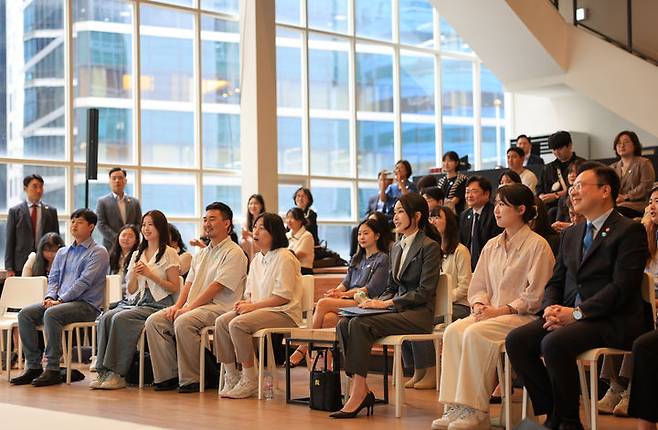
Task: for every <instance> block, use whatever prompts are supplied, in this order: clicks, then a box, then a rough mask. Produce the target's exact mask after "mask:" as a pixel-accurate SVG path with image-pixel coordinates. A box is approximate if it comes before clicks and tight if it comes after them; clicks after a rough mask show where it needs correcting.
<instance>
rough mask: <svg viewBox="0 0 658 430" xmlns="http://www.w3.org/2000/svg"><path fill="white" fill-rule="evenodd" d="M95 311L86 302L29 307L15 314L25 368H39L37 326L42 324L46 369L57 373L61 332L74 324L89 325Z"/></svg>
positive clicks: (39, 304)
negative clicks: (46, 341)
mask: <svg viewBox="0 0 658 430" xmlns="http://www.w3.org/2000/svg"><path fill="white" fill-rule="evenodd" d="M96 316H98V311H97V310H96V308H94V307H93V306H92V305H90V304H89V303H87V302H68V303H62V304H59V305H56V306H52V307H50V308H48V309H46V308H44V307H43V306H42V305H41V303H37V304H34V305H30V306H27V307H24V308H23V309H21V311H20V312H19V313H18V330H19V332H20V335H21V343H22V344H23V352H24V353H25V359H26V361H27V368H28V369H41V350H40V349H39V334H38V332H37V326H40V325H43V328H44V331H45V333H46V339H48V343H47V345H46V358H47V359H48V364H47V366H46V368H47V369H48V370H59V361H60V359H61V358H62V329H63V328H64V326H65V325H67V324H71V323H74V322H91V321H94V320H95V319H96Z"/></svg>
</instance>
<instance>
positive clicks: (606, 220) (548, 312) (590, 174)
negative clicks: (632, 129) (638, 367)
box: [506, 162, 652, 430]
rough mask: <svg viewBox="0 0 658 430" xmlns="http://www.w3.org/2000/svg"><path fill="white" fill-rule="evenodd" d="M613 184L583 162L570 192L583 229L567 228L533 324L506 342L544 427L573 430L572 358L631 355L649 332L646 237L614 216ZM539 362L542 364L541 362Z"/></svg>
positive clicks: (576, 427) (576, 425)
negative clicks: (594, 352)
mask: <svg viewBox="0 0 658 430" xmlns="http://www.w3.org/2000/svg"><path fill="white" fill-rule="evenodd" d="M619 183H620V182H619V177H618V176H617V174H616V173H615V171H614V170H613V169H611V168H610V167H606V166H603V165H602V164H600V163H595V162H586V163H584V164H583V165H582V166H580V168H579V174H578V177H577V178H576V181H575V182H574V184H573V187H572V188H571V191H570V192H569V193H570V196H571V200H572V201H573V206H574V209H575V210H576V211H577V212H578V213H579V214H582V215H583V216H584V217H585V218H586V219H587V222H586V223H584V222H583V223H580V224H576V225H574V226H572V227H569V228H568V229H566V230H565V231H564V233H563V236H562V240H561V243H560V251H559V254H558V257H557V261H556V263H555V269H554V271H553V277H552V278H551V279H550V280H549V281H548V284H547V285H546V290H545V293H544V302H543V305H542V310H541V311H540V316H542V318H538V319H537V320H535V321H533V322H531V323H529V324H527V325H525V326H522V327H519V328H517V329H515V330H513V331H512V332H510V334H509V335H508V336H507V339H506V348H507V353H508V355H509V357H510V360H511V362H512V366H513V368H514V370H515V371H516V372H517V373H518V375H519V376H520V377H521V379H522V381H523V384H524V385H525V387H526V388H527V389H528V393H529V394H530V398H531V399H532V403H533V407H534V410H535V413H536V414H537V415H544V414H545V415H546V416H547V419H546V423H545V424H544V425H545V426H546V427H548V428H551V429H560V430H571V429H573V430H580V429H582V428H583V426H582V424H581V423H580V418H579V413H578V412H579V410H578V407H579V399H578V396H579V391H580V390H579V386H578V369H577V366H576V357H577V356H578V355H579V354H581V353H582V352H584V351H587V350H589V349H592V348H599V347H610V348H621V349H630V347H631V345H632V344H633V341H634V340H635V338H637V337H638V336H639V335H641V334H642V333H644V332H645V331H647V330H648V329H649V328H650V324H651V321H652V318H651V311H650V306H648V305H647V304H646V303H645V302H644V301H643V300H642V293H641V283H642V276H643V272H644V265H645V262H646V261H647V256H648V247H647V235H646V232H645V230H644V227H643V226H642V224H640V223H638V222H635V221H632V220H630V219H628V218H625V217H623V216H621V215H620V214H619V213H618V212H617V211H615V201H616V199H617V195H618V194H619ZM541 357H543V358H544V362H542V361H541Z"/></svg>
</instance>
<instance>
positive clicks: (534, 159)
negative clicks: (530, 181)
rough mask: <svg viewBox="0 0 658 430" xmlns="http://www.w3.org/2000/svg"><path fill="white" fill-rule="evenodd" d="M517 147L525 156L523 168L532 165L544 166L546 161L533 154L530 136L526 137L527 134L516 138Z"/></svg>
mask: <svg viewBox="0 0 658 430" xmlns="http://www.w3.org/2000/svg"><path fill="white" fill-rule="evenodd" d="M516 146H518V147H519V148H521V149H522V150H523V152H524V154H525V157H524V158H523V167H526V166H529V165H531V164H538V165H540V166H543V165H544V159H543V158H541V157H540V156H539V155H535V154H533V153H532V142H531V141H530V137H529V136H526V135H525V134H521V135H519V137H517V138H516Z"/></svg>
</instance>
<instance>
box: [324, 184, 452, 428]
mask: <svg viewBox="0 0 658 430" xmlns="http://www.w3.org/2000/svg"><path fill="white" fill-rule="evenodd" d="M427 219H428V207H427V202H426V201H425V199H424V198H422V197H421V196H420V194H417V193H407V194H404V195H402V196H400V198H399V199H398V201H397V203H396V204H395V207H394V215H393V223H394V225H395V228H396V231H397V232H398V233H399V234H400V235H401V239H400V241H399V242H398V243H396V244H395V246H394V247H393V249H392V250H391V256H390V261H391V264H390V270H389V276H388V281H387V285H386V290H385V291H384V293H383V294H382V295H381V296H379V297H378V298H376V299H369V300H366V301H365V302H363V303H361V304H359V306H360V307H362V308H366V309H381V310H386V309H395V311H396V312H388V313H381V314H378V315H369V316H362V317H352V318H342V319H341V320H340V321H339V322H338V325H337V327H336V336H337V338H338V342H339V344H340V348H341V351H342V353H343V355H344V357H345V359H344V360H343V363H345V372H346V373H347V374H348V376H351V377H352V384H351V390H350V396H349V399H348V401H347V402H346V403H345V405H344V406H343V408H342V409H341V410H340V411H338V412H334V413H333V414H331V415H330V416H331V417H333V418H354V417H355V416H356V415H357V414H358V413H359V412H360V411H361V409H363V408H367V410H368V413H369V414H370V413H372V411H373V406H374V404H375V396H374V394H373V393H372V392H371V391H370V389H369V388H368V383H367V382H366V376H367V375H368V368H369V364H370V363H369V357H370V349H371V348H372V345H373V343H374V342H375V341H376V340H377V339H379V338H381V337H384V336H389V335H396V334H407V333H431V332H432V329H433V328H434V302H435V295H436V286H437V284H438V281H439V271H440V266H441V248H440V246H439V244H438V243H437V242H436V240H438V239H439V237H438V234H437V232H436V229H434V228H433V227H432V226H431V225H430V224H429V223H428V221H427Z"/></svg>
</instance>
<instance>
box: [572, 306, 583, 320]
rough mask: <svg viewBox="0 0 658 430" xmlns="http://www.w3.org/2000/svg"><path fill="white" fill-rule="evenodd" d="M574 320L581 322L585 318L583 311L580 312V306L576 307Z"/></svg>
mask: <svg viewBox="0 0 658 430" xmlns="http://www.w3.org/2000/svg"><path fill="white" fill-rule="evenodd" d="M572 315H573V319H575V320H576V321H581V320H582V319H583V318H585V315H584V314H583V311H582V310H580V306H576V307H575V308H574V310H573V314H572Z"/></svg>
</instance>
